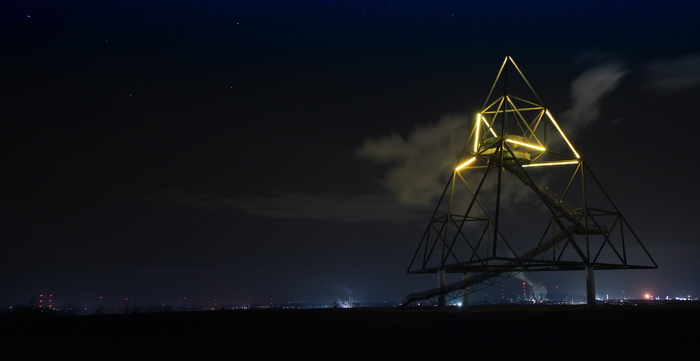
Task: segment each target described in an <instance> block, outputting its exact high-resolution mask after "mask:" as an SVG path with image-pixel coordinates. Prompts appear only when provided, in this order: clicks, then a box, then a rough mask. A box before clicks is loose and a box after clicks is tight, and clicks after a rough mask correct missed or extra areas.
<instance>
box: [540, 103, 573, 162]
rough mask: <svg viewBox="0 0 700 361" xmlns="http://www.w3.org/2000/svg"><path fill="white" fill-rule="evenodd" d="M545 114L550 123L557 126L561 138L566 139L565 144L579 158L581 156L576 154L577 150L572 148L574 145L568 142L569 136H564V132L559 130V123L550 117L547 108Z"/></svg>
mask: <svg viewBox="0 0 700 361" xmlns="http://www.w3.org/2000/svg"><path fill="white" fill-rule="evenodd" d="M547 116H548V117H549V120H551V121H552V124H554V126H555V127H556V128H557V130H558V131H559V134H561V136H562V138H564V140H565V141H566V144H568V145H569V148H571V151H572V152H574V155H575V156H576V158H578V159H581V156H580V155H579V154H578V152H576V149H574V146H573V145H571V142H569V138H567V137H566V134H564V132H563V131H562V130H561V128H559V124H557V122H556V121H555V120H554V118H553V117H552V114H550V113H549V110H547Z"/></svg>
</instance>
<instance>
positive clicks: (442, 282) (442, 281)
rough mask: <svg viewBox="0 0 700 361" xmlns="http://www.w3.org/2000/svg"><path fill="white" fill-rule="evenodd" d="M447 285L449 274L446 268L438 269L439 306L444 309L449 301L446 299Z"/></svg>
mask: <svg viewBox="0 0 700 361" xmlns="http://www.w3.org/2000/svg"><path fill="white" fill-rule="evenodd" d="M446 285H447V274H446V273H445V269H443V268H441V269H440V270H438V287H440V291H441V292H440V296H438V308H439V309H441V310H442V309H444V308H446V307H447V302H446V301H445V293H444V290H445V286H446Z"/></svg>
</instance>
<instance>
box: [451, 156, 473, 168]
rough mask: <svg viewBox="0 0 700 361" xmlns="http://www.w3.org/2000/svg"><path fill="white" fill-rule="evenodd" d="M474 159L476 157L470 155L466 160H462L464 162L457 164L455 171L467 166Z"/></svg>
mask: <svg viewBox="0 0 700 361" xmlns="http://www.w3.org/2000/svg"><path fill="white" fill-rule="evenodd" d="M475 159H476V157H471V158H469V159H468V160H467V161H466V162H464V163H462V164H460V165H459V166H457V168H455V171H458V170H460V169H462V168H464V167H466V166H468V165H469V163H471V162H473V161H474V160H475Z"/></svg>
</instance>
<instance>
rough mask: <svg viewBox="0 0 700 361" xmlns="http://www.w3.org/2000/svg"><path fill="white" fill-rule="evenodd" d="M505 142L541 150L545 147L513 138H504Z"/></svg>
mask: <svg viewBox="0 0 700 361" xmlns="http://www.w3.org/2000/svg"><path fill="white" fill-rule="evenodd" d="M506 142H509V143H515V144H518V145H522V146H524V147H528V148H532V149H536V150H539V151H541V152H544V151H545V149H544V148H542V147H539V146H536V145H532V144H527V143H523V142H518V141H517V140H513V139H506Z"/></svg>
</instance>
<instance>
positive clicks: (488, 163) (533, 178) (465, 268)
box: [404, 56, 657, 305]
mask: <svg viewBox="0 0 700 361" xmlns="http://www.w3.org/2000/svg"><path fill="white" fill-rule="evenodd" d="M509 69H510V70H509ZM512 69H514V70H515V71H516V73H517V75H518V76H519V77H517V78H516V80H519V83H516V82H513V79H512V78H511V79H509V78H508V72H509V71H511V72H512V71H513V70H512ZM499 84H500V85H502V86H503V90H504V91H503V93H502V95H499V96H495V95H494V94H495V93H494V91H495V90H496V89H497V87H498V85H499ZM517 85H520V86H521V88H520V91H523V93H525V94H526V96H521V95H516V94H514V93H511V91H512V89H517ZM456 164H457V165H456V167H455V168H454V171H453V173H452V176H451V177H450V179H449V181H448V182H447V185H446V186H445V189H444V191H443V194H442V196H441V198H440V201H439V202H438V204H437V206H436V208H435V211H434V213H433V216H432V218H431V221H430V222H429V224H428V226H427V228H426V230H425V233H424V235H423V238H422V239H421V242H420V243H419V245H418V247H417V249H416V252H415V254H414V256H413V259H412V260H411V263H410V265H409V268H408V273H412V274H425V273H436V274H438V275H439V287H437V288H434V289H431V290H427V291H424V292H419V293H414V294H411V295H408V296H407V298H406V300H405V301H404V305H409V304H418V303H421V302H433V300H434V299H435V298H438V299H439V302H438V303H440V302H442V303H444V300H445V298H446V297H452V298H455V297H457V295H459V294H462V295H466V294H469V293H473V292H476V291H478V290H480V289H482V288H484V287H488V286H490V285H493V284H495V283H497V282H500V281H501V280H503V279H504V278H508V277H511V276H513V275H515V274H517V273H520V272H523V271H557V270H583V269H586V270H588V271H589V272H592V270H593V269H596V270H598V269H600V270H603V269H604V270H609V269H643V268H657V264H656V262H655V261H654V260H653V258H652V257H651V255H650V254H649V252H648V251H647V250H646V248H645V247H644V246H643V245H642V243H641V241H640V240H639V238H638V237H637V235H636V234H635V233H634V232H633V231H632V229H631V228H630V226H629V224H628V222H627V220H626V219H625V218H624V217H623V216H622V214H621V213H620V211H619V210H618V208H617V206H615V204H614V203H613V202H612V199H611V198H610V197H609V196H608V194H607V193H606V192H605V191H604V190H603V187H602V186H601V184H600V182H599V181H598V179H597V178H596V177H595V176H594V174H593V172H592V171H591V169H590V167H589V166H587V165H586V163H584V161H583V159H582V157H581V155H580V154H579V152H578V151H577V150H576V149H575V148H574V146H573V144H572V143H571V141H570V140H569V138H568V137H567V136H566V134H564V131H563V130H562V128H561V127H560V126H559V124H558V123H557V121H556V120H555V118H554V116H553V115H552V114H551V113H550V111H549V110H547V108H546V107H544V106H543V105H542V101H541V100H540V99H539V97H538V96H537V94H536V93H535V91H534V89H533V88H532V86H531V85H530V83H529V82H528V81H527V79H526V78H525V76H524V75H523V73H522V72H521V71H520V69H519V68H518V66H517V65H516V64H515V61H514V60H513V59H512V58H511V57H510V56H508V57H506V58H505V60H504V61H503V64H502V65H501V68H500V70H499V72H498V75H497V77H496V80H495V82H494V84H493V86H492V87H491V91H490V92H489V95H488V97H487V99H486V102H485V103H484V106H483V108H482V110H481V111H480V112H479V113H478V114H477V115H476V118H475V120H474V126H473V128H472V130H471V134H470V137H469V140H468V141H467V142H466V144H465V146H464V150H463V152H462V155H461V157H460V160H459V162H457V163H456ZM450 273H459V274H461V275H462V280H460V281H457V282H453V283H449V284H448V283H446V281H445V277H446V274H450ZM591 278H592V273H591ZM589 292H590V291H589ZM590 299H591V298H590V295H589V301H590Z"/></svg>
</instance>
